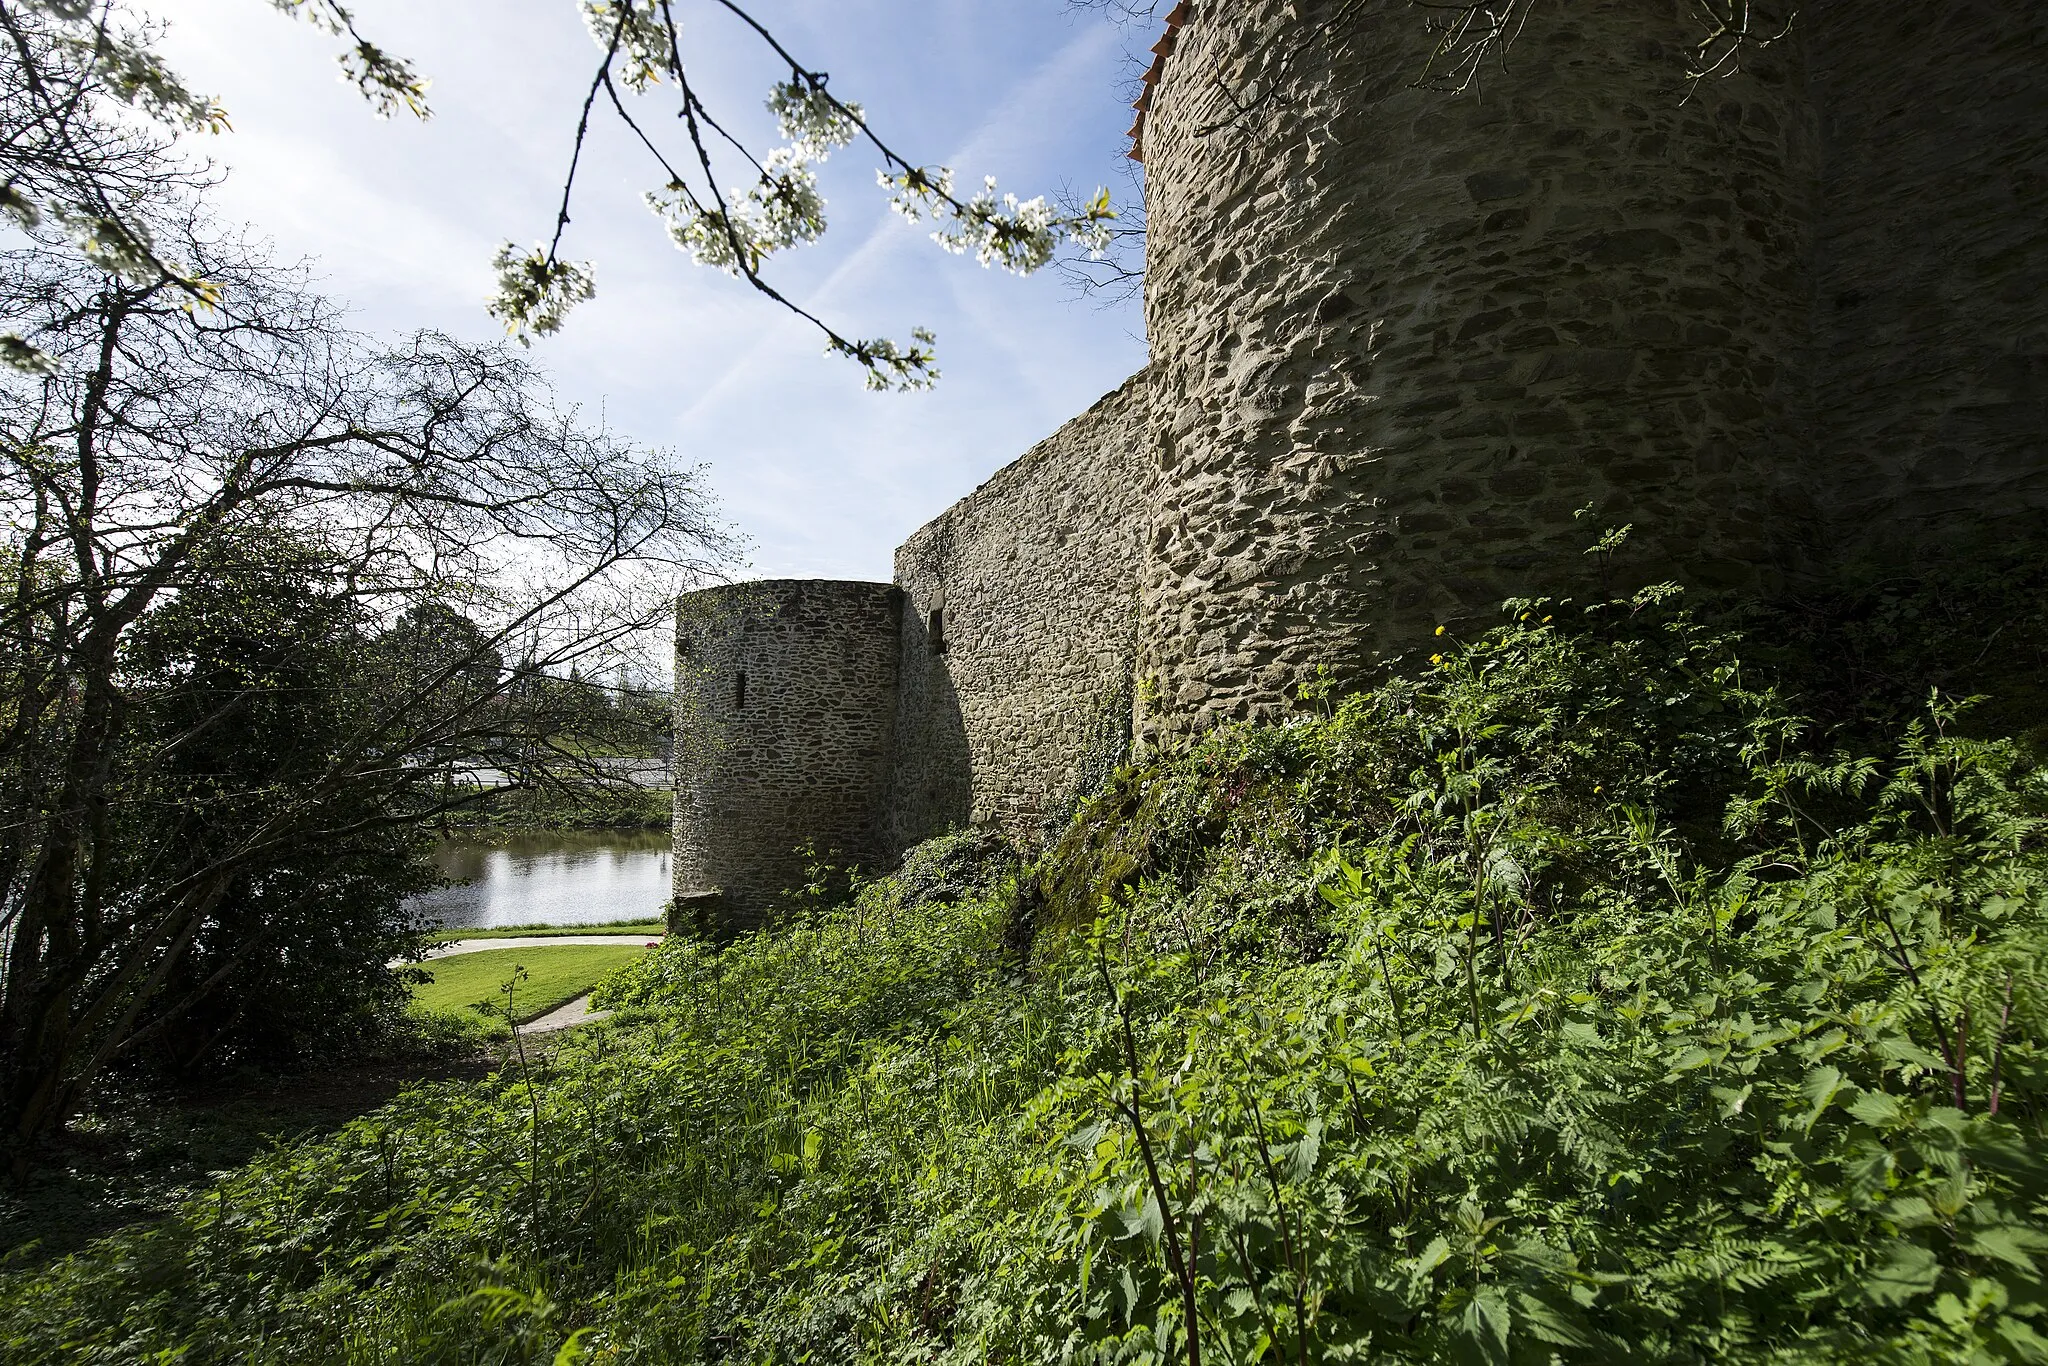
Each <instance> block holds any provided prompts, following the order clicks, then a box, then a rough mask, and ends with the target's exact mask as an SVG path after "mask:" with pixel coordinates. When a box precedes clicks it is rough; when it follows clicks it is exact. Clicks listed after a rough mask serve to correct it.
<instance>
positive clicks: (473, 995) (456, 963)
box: [413, 944, 647, 1024]
mask: <svg viewBox="0 0 2048 1366" xmlns="http://www.w3.org/2000/svg"><path fill="white" fill-rule="evenodd" d="M646 952H647V950H646V949H645V948H642V947H640V946H639V945H636V944H569V945H564V946H563V947H561V948H525V949H484V950H482V951H481V952H478V953H459V954H456V955H454V956H452V957H449V958H436V959H434V960H433V961H432V962H430V963H422V964H421V965H420V966H422V967H424V968H425V969H426V970H427V971H429V972H431V973H433V974H434V980H433V981H431V982H425V983H422V984H421V985H419V986H417V987H414V988H413V1005H414V1007H415V1008H417V1009H420V1010H428V1011H466V1010H467V1008H468V1007H470V1006H473V1005H475V1004H476V1003H477V1002H479V1001H486V1000H488V1001H492V1002H495V1003H497V1004H500V1005H502V1004H503V1003H504V1000H505V997H504V992H503V988H504V985H505V981H506V979H507V978H509V977H511V976H512V974H513V972H514V971H516V970H517V969H519V968H522V967H523V968H525V969H526V972H527V977H526V980H525V981H523V982H520V983H519V984H518V987H517V989H516V990H515V991H514V992H513V996H512V1010H513V1015H514V1017H515V1018H516V1019H518V1020H519V1022H520V1023H522V1024H524V1023H525V1022H526V1021H528V1020H531V1019H535V1018H537V1017H539V1016H542V1015H545V1014H547V1013H548V1012H549V1011H550V1010H553V1009H554V1008H555V1007H556V1006H559V1005H561V1004H563V1003H564V1002H567V1001H573V1000H575V999H576V998H577V997H578V996H581V995H582V994H583V993H584V992H586V991H588V990H590V989H591V987H593V986H595V985H596V984H597V979H598V978H600V977H602V976H604V975H605V974H606V973H608V972H610V971H611V970H612V969H613V968H616V967H619V966H621V965H622V964H625V963H630V962H632V961H633V960H634V959H636V958H638V957H639V956H640V955H641V954H643V953H646Z"/></svg>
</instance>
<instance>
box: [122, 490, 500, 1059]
mask: <svg viewBox="0 0 2048 1366" xmlns="http://www.w3.org/2000/svg"><path fill="white" fill-rule="evenodd" d="M325 551H326V548H325V547H323V546H321V545H319V544H318V543H317V542H308V541H306V540H305V539H304V538H303V537H302V536H296V535H291V534H286V535H282V536H273V535H268V534H264V532H262V531H260V530H259V531H257V532H256V533H253V534H251V535H248V536H244V537H239V538H232V539H230V538H225V537H224V538H221V539H219V540H216V541H212V542H210V543H208V544H207V545H205V546H202V547H200V548H199V550H198V551H197V552H196V553H195V555H194V558H193V562H192V572H191V573H190V574H189V575H188V576H187V578H186V581H185V583H184V585H183V586H182V587H181V588H180V589H179V590H178V591H177V592H176V593H175V594H171V595H167V596H166V597H164V598H163V599H162V600H160V602H159V605H158V606H156V607H154V608H152V609H151V610H150V611H149V612H148V613H146V614H145V615H144V616H143V617H142V619H141V620H140V621H138V622H137V623H136V627H135V630H134V632H133V634H132V635H131V637H130V639H129V640H128V642H127V643H126V645H125V647H124V650H123V654H122V660H121V664H120V687H121V690H122V693H123V695H124V696H125V698H126V700H127V707H128V710H129V717H130V720H129V723H128V725H127V726H126V727H125V730H124V733H123V735H122V736H121V748H120V750H119V753H118V758H117V760H116V762H115V765H114V777H113V782H112V784H111V785H110V793H109V802H108V805H109V831H108V838H107V844H108V850H109V853H108V859H109V863H110V872H109V874H108V881H109V883H110V884H112V885H114V886H118V887H121V888H125V889H130V890H131V892H132V891H140V890H141V889H146V888H149V887H151V886H152V885H159V884H167V883H174V882H177V881H181V880H185V879H188V878H190V877H193V876H195V875H199V876H203V875H204V873H205V871H206V870H207V869H209V868H212V867H219V866H226V865H230V864H239V866H240V867H241V868H242V869H243V871H242V873H241V875H240V876H238V877H236V878H234V879H233V880H232V882H230V883H229V885H228V886H227V888H226V890H225V891H224V892H223V893H222V894H221V896H220V898H219V899H218V900H217V901H216V902H215V903H214V904H213V907H212V909H211V910H210V912H209V913H208V914H207V916H206V917H205V919H204V920H203V921H202V922H201V923H200V924H199V925H198V927H197V928H196V929H195V930H194V932H193V934H192V937H191V940H190V942H189V943H188V944H187V945H186V946H185V948H184V949H183V951H182V953H180V954H178V955H177V957H176V959H175V961H173V962H171V963H170V965H169V970H168V971H167V972H166V973H165V975H164V979H163V985H162V987H161V988H160V989H159V991H158V993H157V998H156V1000H155V1001H154V1002H152V1003H148V1004H146V1005H145V1006H144V1008H143V1010H142V1011H141V1013H140V1014H139V1015H138V1016H137V1020H136V1027H135V1028H134V1029H133V1030H132V1031H130V1032H129V1034H128V1035H127V1037H126V1038H124V1039H120V1040H119V1041H118V1043H116V1046H115V1047H116V1051H115V1053H114V1055H113V1056H114V1058H115V1060H133V1061H136V1062H140V1063H143V1064H151V1065H155V1066H158V1067H160V1068H163V1069H165V1070H168V1071H170V1072H172V1073H174V1074H189V1073H191V1072H194V1071H196V1070H198V1069H200V1068H203V1067H213V1068H218V1067H223V1066H228V1065H233V1064H239V1063H256V1064H260V1065H267V1066H280V1065H291V1064H295V1063H300V1062H304V1061H306V1060H307V1059H309V1058H311V1057H314V1056H318V1055H321V1054H327V1055H332V1054H334V1053H335V1052H337V1051H338V1050H341V1049H344V1048H347V1047H350V1046H352V1045H354V1044H357V1043H359V1042H361V1041H363V1040H365V1039H368V1038H370V1037H371V1036H373V1035H374V1034H376V1033H377V1032H378V1031H379V1030H380V1029H382V1028H384V1027H385V1026H386V1025H387V1024H388V1023H389V1022H390V1020H391V1019H392V1017H393V1016H394V1015H395V1014H396V1013H397V1012H398V1011H399V1010H400V1009H401V1008H402V1006H403V1004H404V1002H405V1000H406V997H407V985H406V983H405V982H404V981H403V980H402V978H401V976H400V975H399V974H397V973H394V972H392V971H391V969H390V966H389V965H390V963H391V962H392V961H393V960H394V959H396V958H400V957H403V956H408V955H410V954H413V953H416V952H417V951H418V950H419V949H420V948H421V946H422V945H421V930H422V926H421V925H420V924H419V923H418V919H417V916H416V915H414V914H412V913H409V912H408V911H407V910H406V909H405V898H406V896H407V895H408V894H410V893H413V892H418V891H422V890H425V889H426V888H427V887H429V886H432V885H433V883H434V881H435V871H434V868H433V865H432V862H431V860H429V859H428V857H427V849H428V847H429V846H428V841H427V837H426V836H425V835H424V833H422V832H420V831H419V830H418V829H417V827H409V826H404V825H399V826H393V825H392V824H391V823H390V817H392V816H393V815H404V814H406V813H408V812H410V811H414V810H420V809H431V807H432V806H433V805H434V802H435V799H436V797H437V795H438V793H437V791H436V784H435V782H434V780H433V779H432V777H430V776H429V775H426V774H424V773H419V774H415V775H414V780H413V787H412V789H411V790H407V789H406V788H403V787H400V788H397V789H391V788H387V787H385V786H383V785H379V784H369V783H363V782H345V783H338V784H333V785H331V786H330V787H329V788H328V790H327V791H326V793H325V794H324V795H323V796H322V797H321V799H320V802H319V807H318V811H317V815H316V813H314V812H310V811H309V812H307V813H306V814H307V815H308V816H309V817H314V819H313V821H312V823H311V825H310V826H309V828H310V829H317V830H318V831H320V832H322V834H321V835H320V837H319V843H318V846H317V847H309V841H308V840H307V839H305V838H294V839H293V840H292V841H291V843H290V844H289V845H288V846H287V847H285V848H281V849H279V850H277V851H276V852H274V853H270V854H262V855H257V856H254V857H249V856H247V855H245V854H243V853H242V852H241V851H242V850H243V848H244V846H245V845H246V844H247V842H248V841H249V839H250V838H251V836H252V835H255V834H259V833H260V832H262V831H264V830H265V828H266V827H268V826H271V825H272V823H273V822H274V821H275V819H276V816H277V813H278V812H279V811H280V810H281V809H291V808H294V807H298V806H302V805H303V804H304V801H305V789H306V788H307V787H308V786H309V785H310V784H311V783H312V782H313V781H314V780H315V779H317V778H318V777H320V776H322V775H324V774H326V773H328V772H329V771H330V768H331V765H332V762H333V759H334V756H335V755H336V754H337V753H339V752H341V751H343V750H345V749H346V748H347V747H348V746H349V744H350V743H351V742H352V741H353V740H354V739H355V738H356V737H357V736H358V735H359V734H360V733H361V732H362V731H363V729H364V728H365V727H366V726H368V725H374V723H375V722H374V718H375V713H376V710H377V709H378V707H379V705H380V694H381V693H383V692H385V691H387V690H388V689H389V688H390V687H391V685H392V683H393V682H394V681H396V680H398V679H411V680H418V679H422V678H427V677H433V676H435V675H437V674H438V673H440V672H443V671H448V672H452V673H453V674H454V676H455V677H457V678H459V679H463V680H465V681H466V680H469V679H471V678H477V679H478V680H479V684H478V685H479V686H480V685H481V682H480V680H481V677H482V675H481V674H480V673H479V672H478V671H479V670H480V669H482V668H484V667H486V665H487V660H488V656H489V653H490V652H489V649H488V647H487V646H486V645H485V644H484V643H483V640H482V637H481V632H479V631H477V628H475V627H473V626H472V627H471V631H472V632H474V633H475V634H473V635H471V636H469V637H467V638H464V639H463V640H462V641H461V644H460V647H459V648H460V649H462V650H463V651H465V653H462V654H458V653H457V652H456V650H454V649H450V650H447V651H443V652H440V653H439V654H438V655H437V657H436V658H434V659H432V660H402V661H400V662H399V664H398V669H399V670H401V671H402V672H397V673H394V671H393V662H392V660H391V659H390V658H389V657H388V655H386V654H385V652H383V651H380V650H379V649H378V648H377V642H376V641H375V640H374V639H373V635H374V622H373V620H372V612H371V610H370V609H369V607H368V605H366V604H365V603H363V602H361V601H358V600H357V599H356V598H354V597H353V596H351V595H350V594H349V593H348V592H347V589H346V585H345V584H342V583H340V582H337V581H336V580H335V577H334V575H333V573H332V568H333V566H332V562H331V558H330V555H329V554H328V553H325ZM431 607H432V604H424V605H423V608H425V609H428V610H422V608H412V609H408V611H407V612H406V614H405V616H406V617H409V618H420V617H427V616H433V615H438V614H436V613H433V612H432V611H431V610H430V609H431ZM490 677H491V679H492V680H493V682H495V677H496V675H495V673H492V674H491V675H490ZM159 952H160V953H163V954H164V955H165V956H169V950H168V949H165V950H159Z"/></svg>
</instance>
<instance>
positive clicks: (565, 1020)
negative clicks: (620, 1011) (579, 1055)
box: [519, 994, 611, 1034]
mask: <svg viewBox="0 0 2048 1366" xmlns="http://www.w3.org/2000/svg"><path fill="white" fill-rule="evenodd" d="M609 1014H611V1012H610V1011H609V1010H592V1009H591V1008H590V997H589V995H588V994H585V995H582V996H578V997H577V998H576V999H575V1000H573V1001H571V1002H569V1003H568V1004H567V1005H561V1006H556V1007H555V1008H554V1009H553V1010H551V1011H549V1012H548V1013H547V1014H545V1015H543V1016H541V1017H540V1018H539V1019H538V1020H528V1021H527V1022H526V1023H525V1024H523V1025H521V1026H519V1032H520V1033H521V1034H553V1033H556V1032H557V1031H559V1030H564V1029H569V1028H572V1027H574V1026H576V1025H580V1024H589V1023H590V1022H591V1021H592V1020H602V1019H603V1018H604V1017H605V1016H607V1015H609Z"/></svg>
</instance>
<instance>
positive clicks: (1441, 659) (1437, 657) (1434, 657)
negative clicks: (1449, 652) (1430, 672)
mask: <svg viewBox="0 0 2048 1366" xmlns="http://www.w3.org/2000/svg"><path fill="white" fill-rule="evenodd" d="M1429 662H1430V663H1432V664H1441V663H1443V662H1444V657H1443V656H1442V655H1431V656H1430V657H1429Z"/></svg>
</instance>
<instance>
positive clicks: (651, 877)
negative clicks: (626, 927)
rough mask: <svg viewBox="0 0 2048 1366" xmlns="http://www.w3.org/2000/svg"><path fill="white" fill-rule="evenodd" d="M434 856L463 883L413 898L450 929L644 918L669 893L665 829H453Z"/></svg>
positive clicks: (658, 911) (651, 914)
mask: <svg viewBox="0 0 2048 1366" xmlns="http://www.w3.org/2000/svg"><path fill="white" fill-rule="evenodd" d="M434 861H435V862H436V863H438V864H439V865H440V868H441V872H442V874H443V876H445V877H448V878H452V879H460V880H461V882H462V885H457V886H450V887H442V888H439V889H437V890H435V891H431V892H425V893H422V894H421V895H419V896H416V897H414V898H413V899H412V902H411V905H412V906H413V907H414V908H415V909H418V910H421V911H424V912H426V913H427V916H428V918H429V919H431V920H433V921H434V922H435V923H437V924H439V925H442V926H444V927H447V928H451V929H496V928H499V927H501V926H506V925H596V924H602V923H604V922H605V921H609V920H650V919H655V918H658V917H659V916H660V914H661V907H662V903H664V902H666V901H667V900H668V898H669V836H668V832H667V831H664V830H562V831H537V832H532V833H527V834H519V835H506V836H501V837H498V838H495V839H479V838H475V837H471V836H465V835H453V836H450V837H449V838H447V839H445V840H443V841H442V842H441V844H440V847H439V848H437V849H436V850H435V851H434Z"/></svg>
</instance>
